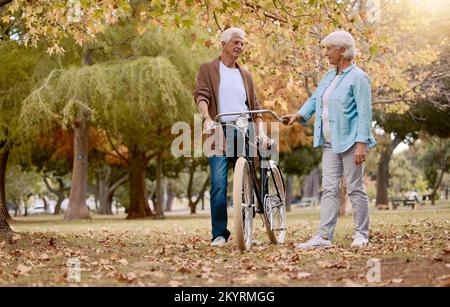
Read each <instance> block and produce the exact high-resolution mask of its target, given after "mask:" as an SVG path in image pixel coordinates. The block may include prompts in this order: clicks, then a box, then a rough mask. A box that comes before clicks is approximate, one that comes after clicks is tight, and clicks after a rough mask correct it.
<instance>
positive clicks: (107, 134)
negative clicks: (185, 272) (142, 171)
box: [105, 130, 130, 164]
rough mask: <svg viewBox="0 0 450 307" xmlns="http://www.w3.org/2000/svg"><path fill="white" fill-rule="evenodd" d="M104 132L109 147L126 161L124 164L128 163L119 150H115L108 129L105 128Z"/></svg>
mask: <svg viewBox="0 0 450 307" xmlns="http://www.w3.org/2000/svg"><path fill="white" fill-rule="evenodd" d="M105 134H106V138H107V139H108V142H109V144H111V147H112V148H113V150H114V151H115V152H116V153H117V155H118V156H119V157H120V158H121V159H122V160H123V161H124V162H125V163H126V164H130V161H129V160H128V159H127V158H125V157H124V156H123V155H122V154H121V153H120V152H119V150H117V148H116V146H115V145H114V143H113V141H112V139H111V136H110V135H109V133H108V130H105Z"/></svg>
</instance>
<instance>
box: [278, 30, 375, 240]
mask: <svg viewBox="0 0 450 307" xmlns="http://www.w3.org/2000/svg"><path fill="white" fill-rule="evenodd" d="M322 44H323V45H324V46H325V47H326V53H325V56H326V57H327V58H328V60H329V62H330V64H331V65H333V66H335V67H336V68H335V69H332V70H330V71H328V72H327V73H326V74H325V75H324V76H323V78H322V80H321V81H320V83H319V85H318V87H317V89H316V91H315V92H314V93H313V95H312V96H311V97H310V98H309V99H308V101H307V102H306V103H305V104H304V105H303V106H302V108H301V109H300V110H299V111H298V112H297V113H294V114H290V115H287V116H285V123H286V124H288V125H292V124H293V123H294V122H296V121H300V122H302V123H305V122H306V121H308V120H309V119H310V118H311V116H312V115H313V114H314V113H315V114H316V120H315V124H314V147H318V146H322V151H323V155H322V174H323V175H322V176H323V180H322V199H321V205H320V226H319V230H318V233H317V235H316V236H314V237H313V238H311V239H310V240H309V241H307V242H306V243H302V244H298V245H297V248H300V249H309V248H314V247H330V246H331V241H332V239H333V234H334V230H335V227H336V222H337V216H338V212H339V180H340V178H341V176H342V175H344V177H345V180H346V183H347V192H348V196H349V198H350V201H351V203H352V205H353V209H354V216H353V218H354V225H355V236H354V240H353V243H352V246H354V247H360V246H363V245H365V244H367V243H368V236H369V202H368V197H367V193H366V190H365V187H364V182H363V175H364V164H363V163H364V161H365V160H366V154H367V150H368V149H369V148H372V147H373V146H375V140H374V138H373V136H372V132H371V127H372V110H371V90H370V80H369V78H368V76H367V75H366V73H364V72H363V71H362V70H361V69H360V68H359V67H357V66H356V65H355V64H354V63H353V60H354V58H355V54H356V46H355V41H354V39H353V37H352V36H351V35H350V33H348V32H345V31H337V32H333V33H331V34H330V35H328V36H327V37H326V38H325V39H324V40H323V41H322Z"/></svg>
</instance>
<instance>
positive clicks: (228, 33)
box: [220, 28, 245, 43]
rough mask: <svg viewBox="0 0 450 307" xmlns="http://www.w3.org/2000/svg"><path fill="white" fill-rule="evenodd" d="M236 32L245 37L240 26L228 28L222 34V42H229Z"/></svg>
mask: <svg viewBox="0 0 450 307" xmlns="http://www.w3.org/2000/svg"><path fill="white" fill-rule="evenodd" d="M236 34H237V35H238V36H239V37H240V38H242V39H244V38H245V32H244V30H242V29H239V28H228V29H226V30H225V31H223V32H222V34H221V35H220V42H225V43H228V42H229V41H230V39H231V38H232V37H233V36H234V35H236Z"/></svg>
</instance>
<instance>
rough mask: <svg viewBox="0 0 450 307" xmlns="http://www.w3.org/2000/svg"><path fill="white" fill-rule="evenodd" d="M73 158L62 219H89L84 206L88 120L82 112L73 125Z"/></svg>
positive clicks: (86, 176) (87, 211) (86, 175)
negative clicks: (67, 198)
mask: <svg viewBox="0 0 450 307" xmlns="http://www.w3.org/2000/svg"><path fill="white" fill-rule="evenodd" d="M74 133H75V137H74V139H75V140H74V141H75V144H74V157H73V171H72V186H71V189H70V198H69V206H68V207H67V211H66V213H65V215H64V219H67V220H76V219H89V218H90V216H89V210H88V208H87V205H86V194H87V182H88V145H89V118H88V115H87V114H85V113H84V112H83V111H79V113H78V116H77V121H76V122H75V125H74Z"/></svg>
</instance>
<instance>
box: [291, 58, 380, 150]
mask: <svg viewBox="0 0 450 307" xmlns="http://www.w3.org/2000/svg"><path fill="white" fill-rule="evenodd" d="M336 73H337V71H336V69H332V70H330V71H328V72H327V73H326V74H325V75H324V76H323V78H322V80H321V81H320V83H319V85H318V86H317V89H316V91H315V92H314V93H313V95H312V96H311V97H310V98H309V99H308V100H307V101H306V103H305V104H304V105H303V106H302V107H301V108H300V110H299V111H298V113H299V114H300V115H301V116H302V117H303V121H302V123H303V124H304V123H306V122H307V121H308V120H309V119H310V118H311V116H313V114H314V113H316V121H315V123H314V147H318V146H321V145H323V134H322V126H323V125H322V111H323V105H322V95H323V93H324V92H325V90H326V88H327V87H328V86H329V85H330V83H331V81H333V79H334V77H336ZM338 78H339V80H338V81H337V85H336V87H335V89H334V90H333V91H332V93H331V94H330V96H329V99H328V112H329V122H330V131H331V146H332V151H333V152H334V153H342V152H345V151H347V150H348V149H349V148H350V147H352V145H353V144H355V142H361V143H366V144H367V145H368V148H372V147H374V146H375V144H376V142H375V139H374V138H373V136H372V107H371V103H372V97H371V91H370V80H369V77H368V76H367V74H366V73H365V72H363V71H362V70H361V69H360V68H359V67H357V66H356V65H355V64H352V65H351V66H349V67H347V68H346V69H344V70H343V71H342V74H341V75H340V77H338Z"/></svg>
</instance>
